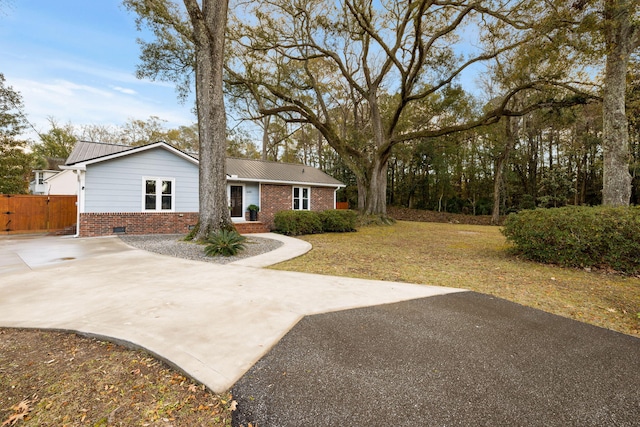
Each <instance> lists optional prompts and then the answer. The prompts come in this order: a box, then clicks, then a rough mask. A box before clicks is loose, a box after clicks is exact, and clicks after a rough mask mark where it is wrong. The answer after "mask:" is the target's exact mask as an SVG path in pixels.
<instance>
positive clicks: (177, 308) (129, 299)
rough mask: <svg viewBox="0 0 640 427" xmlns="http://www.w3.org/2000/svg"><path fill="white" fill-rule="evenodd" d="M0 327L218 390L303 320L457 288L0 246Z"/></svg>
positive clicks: (29, 241) (35, 243) (100, 246)
mask: <svg viewBox="0 0 640 427" xmlns="http://www.w3.org/2000/svg"><path fill="white" fill-rule="evenodd" d="M0 241H1V243H2V245H1V247H0V256H2V257H5V255H6V259H7V260H9V261H7V262H6V263H1V264H0V325H1V326H6V327H18V328H47V329H62V330H72V331H78V332H81V333H86V334H92V335H98V336H104V337H110V338H114V339H116V340H118V341H121V342H129V343H132V344H134V345H136V346H140V347H143V348H145V349H147V350H148V351H150V352H152V353H154V354H155V355H157V356H159V357H160V358H162V359H164V360H166V361H167V362H169V363H170V364H172V365H174V366H177V367H178V368H180V369H181V370H182V371H184V372H185V373H186V374H188V375H189V376H191V377H193V378H194V379H196V380H198V381H200V382H202V383H203V384H205V385H206V386H207V387H209V388H210V389H212V390H214V391H216V392H222V391H226V390H227V389H228V388H229V387H231V386H232V385H233V384H234V383H235V382H236V381H237V380H238V379H239V378H240V377H241V376H242V374H243V373H244V372H246V371H247V370H248V369H249V368H250V367H251V366H252V365H253V364H254V363H255V362H256V361H257V360H259V359H260V357H261V356H263V355H264V354H266V352H267V351H269V349H270V348H271V347H272V346H273V345H274V344H276V343H277V342H278V341H279V340H280V338H281V337H282V336H284V335H285V334H286V333H287V331H289V330H290V329H291V327H293V326H294V325H295V324H296V323H297V322H298V321H299V319H301V318H302V317H304V316H305V315H309V314H316V313H326V312H331V311H336V310H344V309H348V308H355V307H364V306H370V305H376V304H384V303H391V302H396V301H404V300H409V299H414V298H422V297H428V296H433V295H442V294H447V293H452V292H461V290H460V289H453V288H442V287H434V286H424V285H411V284H406V283H393V282H382V281H369V280H361V279H350V278H342V277H331V276H320V275H313V274H303V273H293V272H284V271H275V270H263V269H257V268H252V267H245V266H240V265H218V264H212V263H203V262H197V261H190V260H184V259H179V258H172V257H168V256H162V255H157V254H152V253H149V252H146V251H142V250H138V249H133V248H131V247H129V246H127V245H126V244H124V243H123V242H121V241H120V239H117V238H91V239H64V238H59V237H33V236H32V237H21V238H15V237H14V238H2V239H1V240H0Z"/></svg>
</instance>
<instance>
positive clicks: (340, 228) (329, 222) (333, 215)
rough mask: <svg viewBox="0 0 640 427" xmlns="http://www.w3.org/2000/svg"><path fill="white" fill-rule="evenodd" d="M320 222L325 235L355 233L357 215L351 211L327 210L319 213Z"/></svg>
mask: <svg viewBox="0 0 640 427" xmlns="http://www.w3.org/2000/svg"><path fill="white" fill-rule="evenodd" d="M320 220H321V221H322V230H323V231H324V232H325V233H344V232H348V231H356V222H357V221H358V214H357V213H356V212H355V211H351V210H335V209H329V210H326V211H324V212H320Z"/></svg>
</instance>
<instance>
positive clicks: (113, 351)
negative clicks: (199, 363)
mask: <svg viewBox="0 0 640 427" xmlns="http://www.w3.org/2000/svg"><path fill="white" fill-rule="evenodd" d="M231 406H232V401H231V396H230V395H216V394H214V393H211V392H209V391H208V390H206V389H205V388H204V387H203V386H202V385H200V384H197V383H194V382H193V381H192V380H190V379H188V378H186V377H185V376H183V375H182V374H180V373H178V372H176V371H174V370H172V369H170V368H169V367H168V366H167V365H165V364H164V363H162V362H160V361H158V360H156V359H154V358H153V357H152V356H150V355H149V354H147V353H145V352H143V351H136V350H128V349H125V348H123V347H120V346H117V345H114V344H112V343H108V342H103V341H99V340H95V339H90V338H84V337H80V336H78V335H75V334H70V333H61V332H44V331H38V330H20V329H0V426H13V425H15V426H93V427H106V426H163V427H171V426H174V427H175V426H189V427H190V426H213V427H223V426H224V427H226V426H230V425H231Z"/></svg>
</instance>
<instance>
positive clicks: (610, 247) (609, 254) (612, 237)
mask: <svg viewBox="0 0 640 427" xmlns="http://www.w3.org/2000/svg"><path fill="white" fill-rule="evenodd" d="M502 233H503V234H504V235H505V237H506V238H507V240H509V241H511V242H512V243H513V244H514V245H515V248H514V249H515V252H516V253H517V254H519V255H522V256H523V257H525V258H527V259H530V260H532V261H538V262H543V263H549V264H558V265H561V266H565V267H598V268H606V269H613V270H616V271H619V272H623V273H628V274H638V273H640V256H639V255H638V254H640V207H630V208H626V207H621V208H611V207H602V206H600V207H584V206H569V207H564V208H557V209H536V210H530V211H521V212H519V213H517V214H511V215H509V216H508V217H507V219H506V221H505V223H504V228H503V229H502Z"/></svg>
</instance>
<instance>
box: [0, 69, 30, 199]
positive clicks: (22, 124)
mask: <svg viewBox="0 0 640 427" xmlns="http://www.w3.org/2000/svg"><path fill="white" fill-rule="evenodd" d="M25 128H26V120H25V117H24V113H23V105H22V97H21V96H20V93H18V92H16V91H15V90H14V89H13V88H12V87H11V86H8V85H7V84H6V80H5V78H4V74H2V73H0V194H21V193H26V192H27V187H28V184H29V177H30V175H31V166H32V161H33V157H32V156H31V155H30V154H29V153H28V151H27V141H26V140H23V139H21V138H20V137H19V135H20V134H21V133H22V131H23V130H24V129H25Z"/></svg>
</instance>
